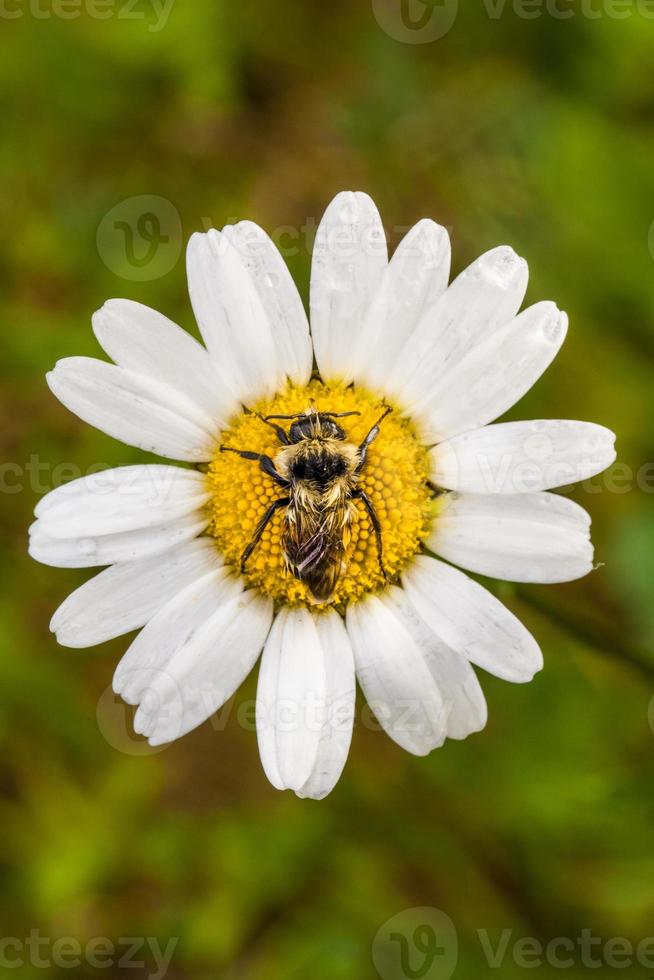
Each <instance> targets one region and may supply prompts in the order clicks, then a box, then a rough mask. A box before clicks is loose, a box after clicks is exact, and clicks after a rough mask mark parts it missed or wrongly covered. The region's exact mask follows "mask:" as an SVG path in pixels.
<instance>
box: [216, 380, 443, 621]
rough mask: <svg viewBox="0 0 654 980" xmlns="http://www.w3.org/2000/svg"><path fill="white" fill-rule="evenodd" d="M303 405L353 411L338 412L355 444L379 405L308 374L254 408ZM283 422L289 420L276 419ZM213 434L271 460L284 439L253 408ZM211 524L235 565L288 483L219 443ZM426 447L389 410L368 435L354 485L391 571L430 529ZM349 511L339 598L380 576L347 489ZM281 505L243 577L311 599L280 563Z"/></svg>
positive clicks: (271, 592)
mask: <svg viewBox="0 0 654 980" xmlns="http://www.w3.org/2000/svg"><path fill="white" fill-rule="evenodd" d="M309 406H311V407H313V408H314V409H316V410H317V411H319V412H339V413H340V412H359V413H360V414H359V415H354V416H352V417H349V418H343V419H338V420H337V422H338V424H339V425H340V426H341V428H342V429H343V430H344V431H345V433H346V439H345V441H346V443H350V444H353V445H354V446H359V445H360V444H361V442H362V441H363V439H364V438H365V436H366V435H367V433H368V432H369V431H370V429H371V428H372V426H373V425H374V424H375V423H376V422H377V421H378V420H379V418H380V416H381V415H382V414H383V412H384V410H385V408H386V405H385V403H384V402H382V401H381V400H380V399H379V398H378V397H376V396H374V395H371V394H368V393H367V392H365V391H362V390H361V389H358V388H357V389H355V388H345V387H343V386H340V385H336V384H331V385H325V384H322V382H320V381H311V382H310V383H309V385H308V386H307V387H304V388H297V387H293V386H291V387H289V388H288V389H287V390H286V391H285V392H283V393H282V394H280V395H277V396H276V397H275V398H273V399H271V400H265V401H261V402H260V403H259V404H257V405H256V406H255V410H256V412H258V413H259V414H260V415H293V414H295V413H301V412H305V411H306V410H307V409H308V408H309ZM276 424H278V425H281V426H283V427H284V429H285V430H286V431H287V432H288V429H289V426H290V425H291V421H290V420H289V421H283V420H280V421H277V422H276ZM220 444H221V445H223V446H227V447H230V448H233V449H239V450H247V451H249V452H253V453H261V454H265V455H267V456H269V457H270V458H271V459H272V460H273V461H274V460H275V458H276V457H277V456H278V455H279V453H280V452H281V451H282V450H283V449H284V447H283V445H282V443H281V442H280V441H279V439H278V437H277V435H276V433H275V432H274V430H273V429H272V428H271V427H270V426H269V425H266V423H265V422H263V421H262V420H261V419H260V418H259V417H258V416H257V415H256V414H254V413H244V414H243V415H240V416H239V417H238V418H237V419H236V421H235V422H234V424H233V425H232V426H231V428H230V429H228V430H226V431H224V432H223V433H222V434H221V438H220ZM207 479H208V480H209V484H210V488H211V492H212V499H211V502H210V505H209V506H210V511H211V524H210V526H209V533H210V534H212V535H213V536H214V537H215V539H216V541H217V543H218V547H219V549H220V551H221V553H222V555H223V557H224V559H225V561H226V562H228V563H230V564H232V565H234V566H235V567H236V569H237V570H238V569H240V562H241V555H242V554H243V551H244V550H245V548H247V546H248V544H249V543H250V542H251V540H252V537H253V535H254V532H255V529H256V527H257V524H258V523H259V521H260V520H261V518H262V516H263V515H264V514H265V512H266V510H267V509H268V507H269V506H270V505H271V504H272V502H273V501H275V500H277V499H279V498H280V497H285V496H288V491H286V490H285V489H284V488H283V487H281V486H279V485H278V484H277V483H275V481H274V479H273V478H272V477H271V476H269V475H268V474H267V473H264V472H262V470H261V468H260V466H259V463H258V462H257V461H256V460H249V459H243V458H242V457H240V456H238V455H237V454H236V453H233V452H218V453H217V454H216V457H215V458H214V459H213V461H212V462H211V463H210V464H209V468H208V473H207ZM428 479H429V463H428V456H427V450H426V449H425V447H424V446H422V445H421V444H420V443H419V442H418V440H417V439H416V436H415V434H414V432H413V429H412V427H411V424H410V422H408V421H407V420H406V419H403V418H402V417H401V416H400V415H399V413H398V412H392V413H391V414H389V415H388V416H387V417H386V418H385V419H384V421H383V422H382V423H381V426H380V430H379V434H378V436H377V438H376V439H375V440H374V441H373V442H371V443H370V445H369V447H368V453H367V458H366V462H365V465H364V467H363V470H362V472H361V474H360V476H359V478H358V482H357V486H358V487H359V488H360V489H361V490H363V491H364V492H365V493H366V494H367V496H368V498H369V500H370V502H371V504H372V506H373V507H374V510H375V512H376V514H377V517H378V518H379V523H380V525H381V537H382V545H383V561H384V567H385V570H386V573H387V576H388V578H390V579H393V578H395V577H396V576H397V575H398V574H399V573H400V572H401V571H402V570H403V569H404V568H405V567H406V565H407V564H408V563H409V562H410V561H411V559H412V558H413V556H414V555H415V554H416V552H417V551H418V550H419V549H420V544H421V542H422V541H423V540H424V539H425V538H426V537H427V535H428V534H429V529H430V524H431V521H432V517H433V514H434V501H433V497H432V492H431V490H430V487H429V485H428V483H427V481H428ZM352 505H353V506H352V508H351V515H352V517H351V521H350V523H349V525H348V527H347V529H346V531H345V537H344V543H345V550H344V553H343V565H342V570H341V572H340V576H339V577H338V580H337V583H336V587H335V589H334V592H333V593H332V595H331V597H330V599H329V602H330V604H332V605H333V604H335V605H341V606H342V605H344V604H345V603H347V602H351V601H355V600H357V599H359V598H360V597H361V596H362V595H364V594H365V593H368V592H371V591H373V590H375V589H379V588H381V587H383V586H384V585H385V584H386V579H384V575H383V573H382V570H381V567H380V563H379V555H378V551H377V543H376V537H375V533H374V529H373V527H372V525H371V521H370V517H369V515H368V513H367V511H366V508H365V506H364V504H363V502H362V501H361V500H358V499H353V500H352ZM348 509H349V508H348ZM285 511H286V508H284V507H282V508H280V509H279V510H278V511H276V513H275V514H274V516H273V517H272V519H271V520H270V522H269V523H268V525H267V526H266V529H265V530H264V532H263V534H262V535H261V539H260V541H259V542H258V544H257V545H256V546H255V548H254V550H253V551H252V554H251V555H250V557H249V559H248V561H247V563H246V567H245V579H246V582H247V584H248V586H251V587H252V586H254V587H256V588H258V589H260V590H261V592H263V593H264V594H265V595H268V596H271V597H272V598H273V599H275V600H278V601H281V602H284V603H289V604H294V605H297V604H300V603H306V604H311V605H313V603H314V602H315V600H314V599H313V598H312V596H311V592H310V590H309V589H308V587H307V585H306V584H305V583H304V582H301V581H300V580H299V579H298V578H296V577H295V576H294V575H293V574H292V573H291V572H290V571H289V570H288V569H287V566H286V562H285V560H284V551H283V544H282V533H283V528H284V520H285V516H286V515H285Z"/></svg>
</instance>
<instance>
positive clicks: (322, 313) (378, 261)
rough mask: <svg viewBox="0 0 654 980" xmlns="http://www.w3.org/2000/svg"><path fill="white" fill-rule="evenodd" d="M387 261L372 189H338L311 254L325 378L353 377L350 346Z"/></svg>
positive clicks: (314, 320) (316, 337)
mask: <svg viewBox="0 0 654 980" xmlns="http://www.w3.org/2000/svg"><path fill="white" fill-rule="evenodd" d="M387 262H388V252H387V247H386V236H385V234H384V228H383V226H382V223H381V218H380V217H379V212H378V211H377V208H376V207H375V205H374V203H373V201H372V200H371V198H370V197H368V195H367V194H364V193H362V192H361V191H356V192H353V191H344V192H343V193H341V194H337V195H336V197H335V198H334V200H333V201H332V202H331V203H330V205H329V206H328V208H327V210H326V211H325V213H324V215H323V217H322V221H321V222H320V225H319V226H318V231H317V233H316V240H315V243H314V247H313V257H312V260H311V335H312V337H313V349H314V352H315V355H316V361H317V363H318V370H319V371H320V375H321V377H322V379H323V381H332V380H340V381H351V380H352V377H351V369H350V352H351V349H352V341H353V337H354V336H355V335H356V333H357V331H359V330H360V329H361V324H362V323H363V320H364V317H365V315H366V313H367V310H368V306H369V304H370V302H371V300H372V298H373V296H374V295H375V293H376V291H377V290H378V289H379V286H380V283H381V279H382V275H383V273H384V269H385V268H386V265H387Z"/></svg>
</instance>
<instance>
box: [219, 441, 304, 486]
mask: <svg viewBox="0 0 654 980" xmlns="http://www.w3.org/2000/svg"><path fill="white" fill-rule="evenodd" d="M220 451H221V453H236V455H237V456H240V457H241V458H242V459H252V460H255V461H257V462H258V463H259V466H260V467H261V469H262V470H263V472H264V473H267V474H268V476H271V477H272V478H273V480H274V481H275V483H278V484H279V485H280V487H284V489H285V490H286V489H287V488H288V480H285V479H284V477H283V476H281V475H280V474H279V473H278V472H277V470H276V469H275V464H274V463H273V461H272V459H271V458H270V456H265V455H264V454H263V453H252V452H250V450H249V449H232V447H231V446H221V447H220Z"/></svg>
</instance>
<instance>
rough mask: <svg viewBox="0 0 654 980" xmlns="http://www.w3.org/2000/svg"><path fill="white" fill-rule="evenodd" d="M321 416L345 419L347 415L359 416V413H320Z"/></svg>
mask: <svg viewBox="0 0 654 980" xmlns="http://www.w3.org/2000/svg"><path fill="white" fill-rule="evenodd" d="M320 414H321V415H327V416H328V417H329V418H330V419H346V418H347V417H348V416H349V415H361V412H321V413H320Z"/></svg>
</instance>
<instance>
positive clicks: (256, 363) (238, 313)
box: [186, 228, 283, 405]
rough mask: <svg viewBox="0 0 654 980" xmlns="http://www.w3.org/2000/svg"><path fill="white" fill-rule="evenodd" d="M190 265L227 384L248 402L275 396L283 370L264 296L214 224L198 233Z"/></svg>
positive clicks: (197, 309) (192, 286) (198, 306)
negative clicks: (213, 226) (278, 358)
mask: <svg viewBox="0 0 654 980" xmlns="http://www.w3.org/2000/svg"><path fill="white" fill-rule="evenodd" d="M186 267H187V273H188V288H189V295H190V297H191V304H192V306H193V311H194V313H195V318H196V320H197V321H198V326H199V328H200V331H201V333H202V336H203V337H204V342H205V344H206V345H207V347H208V349H209V353H210V354H211V357H212V359H213V361H214V364H215V367H216V371H217V372H218V374H219V375H220V377H221V379H222V382H223V384H224V385H225V386H226V387H227V388H228V389H229V390H230V391H231V393H232V395H233V396H234V397H235V398H236V399H237V400H238V401H240V402H243V403H244V404H246V405H250V404H252V402H255V401H257V399H259V398H263V397H264V396H271V395H273V394H274V393H275V391H276V390H277V388H278V387H279V386H280V384H281V383H282V381H283V371H282V369H281V367H280V365H279V364H278V361H277V352H276V350H275V345H274V343H273V337H272V330H271V326H270V323H269V321H268V317H267V316H266V312H265V310H264V308H263V306H262V303H261V299H260V297H259V294H258V292H257V290H256V289H255V286H254V282H253V281H252V277H251V276H250V274H249V272H248V270H247V269H246V267H245V266H244V264H243V262H242V261H241V258H240V256H239V254H238V252H237V251H236V249H235V248H234V246H233V245H232V244H231V243H230V241H229V239H228V238H227V237H226V236H225V235H221V233H220V232H218V231H216V230H215V229H213V228H212V229H211V231H208V232H207V233H206V234H200V233H199V232H196V233H195V234H194V235H192V236H191V238H190V240H189V243H188V248H187V252H186Z"/></svg>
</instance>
